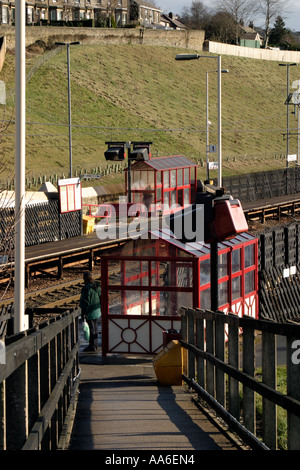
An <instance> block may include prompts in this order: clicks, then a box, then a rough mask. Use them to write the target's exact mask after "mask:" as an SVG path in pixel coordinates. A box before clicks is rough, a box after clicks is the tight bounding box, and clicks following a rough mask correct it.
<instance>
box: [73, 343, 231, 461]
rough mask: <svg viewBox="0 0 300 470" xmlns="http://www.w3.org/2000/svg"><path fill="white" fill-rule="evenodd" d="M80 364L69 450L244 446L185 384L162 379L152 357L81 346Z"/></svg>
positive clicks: (106, 450)
mask: <svg viewBox="0 0 300 470" xmlns="http://www.w3.org/2000/svg"><path fill="white" fill-rule="evenodd" d="M80 368H81V381H80V386H79V395H78V403H77V410H76V415H75V420H74V425H73V430H72V434H71V438H70V441H69V447H68V450H70V451H75V450H80V451H89V450H98V451H99V450H101V451H104V455H106V453H107V455H112V454H111V452H112V451H119V452H123V451H127V452H128V451H131V452H132V453H134V452H136V451H137V452H140V451H148V452H149V451H151V452H155V451H159V452H161V451H166V450H167V451H169V452H173V453H174V452H175V453H176V454H182V453H183V452H191V451H192V452H193V451H199V450H237V449H238V445H237V442H235V440H234V439H232V438H231V437H230V434H229V433H228V432H227V431H226V430H225V429H224V428H222V426H217V425H216V424H215V423H214V422H213V421H212V420H211V419H210V417H209V415H207V414H206V412H205V411H203V410H201V409H200V408H199V407H197V406H196V404H195V403H194V402H193V401H192V394H191V393H190V392H189V391H188V390H187V389H186V388H185V386H161V385H160V384H159V383H158V382H157V379H156V375H155V371H154V367H153V358H152V357H150V356H133V355H131V356H130V355H128V356H126V355H111V356H109V355H108V356H107V357H102V355H101V352H99V351H98V352H96V353H95V352H93V353H85V352H83V351H80ZM102 455H103V452H102ZM115 455H117V454H115ZM126 455H129V454H128V453H127V454H126Z"/></svg>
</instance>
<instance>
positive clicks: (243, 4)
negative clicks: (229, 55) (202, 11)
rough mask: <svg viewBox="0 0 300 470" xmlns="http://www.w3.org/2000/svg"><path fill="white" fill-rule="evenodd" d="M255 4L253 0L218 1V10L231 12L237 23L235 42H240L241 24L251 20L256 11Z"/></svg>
mask: <svg viewBox="0 0 300 470" xmlns="http://www.w3.org/2000/svg"><path fill="white" fill-rule="evenodd" d="M254 5H255V3H253V1H252V0H222V1H220V0H218V2H217V3H216V6H217V9H218V11H225V12H227V13H230V15H231V16H232V17H233V18H234V20H235V24H236V34H235V42H236V44H238V40H239V33H240V24H245V23H247V22H249V20H250V19H251V18H252V15H253V13H254Z"/></svg>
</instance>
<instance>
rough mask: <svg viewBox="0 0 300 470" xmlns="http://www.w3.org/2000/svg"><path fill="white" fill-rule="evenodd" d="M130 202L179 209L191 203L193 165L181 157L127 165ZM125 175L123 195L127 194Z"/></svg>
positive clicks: (193, 179) (195, 169) (193, 178)
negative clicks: (129, 177)
mask: <svg viewBox="0 0 300 470" xmlns="http://www.w3.org/2000/svg"><path fill="white" fill-rule="evenodd" d="M130 171H131V185H130V186H131V188H130V189H131V202H132V203H135V204H137V203H141V204H145V205H146V207H149V206H150V205H151V204H156V205H157V209H160V208H161V206H162V205H164V206H165V207H171V206H174V205H175V204H177V205H179V206H181V207H183V206H186V205H188V204H191V203H192V202H193V201H194V200H195V192H196V185H197V164H196V163H193V162H191V161H190V160H188V159H187V158H186V157H184V156H180V155H179V156H172V157H157V158H150V159H149V160H147V161H143V162H136V163H134V164H132V165H131V170H130ZM128 191H129V188H128V174H127V173H126V194H127V195H128Z"/></svg>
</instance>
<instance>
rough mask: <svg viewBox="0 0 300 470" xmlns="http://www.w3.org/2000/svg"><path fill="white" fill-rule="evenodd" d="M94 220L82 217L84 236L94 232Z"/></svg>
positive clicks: (87, 216)
mask: <svg viewBox="0 0 300 470" xmlns="http://www.w3.org/2000/svg"><path fill="white" fill-rule="evenodd" d="M94 222H95V219H94V217H92V216H91V215H83V216H82V230H83V233H84V235H86V234H87V233H91V232H92V231H93V230H94Z"/></svg>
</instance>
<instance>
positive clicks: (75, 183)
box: [57, 178, 82, 214]
mask: <svg viewBox="0 0 300 470" xmlns="http://www.w3.org/2000/svg"><path fill="white" fill-rule="evenodd" d="M57 184H58V190H59V202H60V212H61V213H62V214H63V213H65V212H74V211H80V210H81V209H82V201H81V181H80V178H67V179H62V180H58V182H57Z"/></svg>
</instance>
